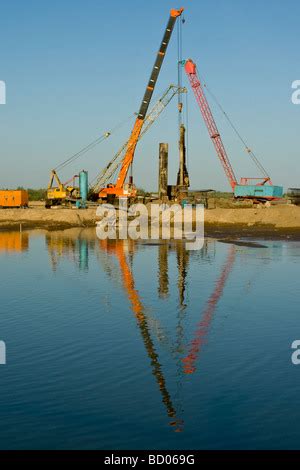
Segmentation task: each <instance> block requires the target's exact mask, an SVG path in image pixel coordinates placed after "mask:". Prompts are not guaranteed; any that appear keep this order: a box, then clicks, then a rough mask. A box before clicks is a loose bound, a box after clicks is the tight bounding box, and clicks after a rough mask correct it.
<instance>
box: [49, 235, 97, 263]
mask: <svg viewBox="0 0 300 470" xmlns="http://www.w3.org/2000/svg"><path fill="white" fill-rule="evenodd" d="M91 243H92V241H91V240H87V239H86V237H85V236H84V237H81V236H80V234H79V235H78V232H76V231H73V230H70V231H65V232H49V233H47V234H46V246H47V249H48V253H49V255H50V259H51V266H52V269H53V271H56V269H57V266H58V264H59V261H60V259H62V258H63V257H65V258H67V259H69V260H70V261H72V262H73V263H74V264H76V265H77V266H78V268H79V270H81V271H88V269H89V244H91Z"/></svg>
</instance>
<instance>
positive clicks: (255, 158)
mask: <svg viewBox="0 0 300 470" xmlns="http://www.w3.org/2000/svg"><path fill="white" fill-rule="evenodd" d="M203 83H204V82H203ZM203 86H204V87H205V88H206V90H207V92H208V93H209V94H210V96H211V97H212V99H213V100H214V102H215V103H216V105H217V106H218V108H219V109H220V110H221V112H222V114H223V115H224V116H225V118H226V120H227V121H228V123H229V125H230V126H231V128H232V129H233V131H234V132H235V134H236V135H237V137H238V138H239V139H240V141H241V142H242V144H243V145H244V147H245V149H246V152H247V153H248V155H250V157H251V158H252V160H253V162H254V163H255V165H256V166H257V168H258V169H259V170H260V171H261V172H262V174H263V175H264V176H265V177H266V178H270V176H269V174H268V172H267V171H266V170H265V168H264V167H263V165H262V164H261V163H260V161H259V160H258V158H257V157H256V155H255V154H254V152H253V151H252V150H251V149H250V147H249V146H248V145H247V143H246V141H245V139H244V138H243V137H242V136H241V134H240V133H239V131H238V130H237V128H236V126H235V125H234V124H233V122H232V121H231V119H230V117H229V116H228V114H227V113H226V111H225V110H224V108H223V107H222V105H221V104H220V102H219V101H218V99H217V97H216V96H215V95H214V94H213V93H212V92H211V91H210V89H209V88H208V86H207V84H206V83H204V85H203Z"/></svg>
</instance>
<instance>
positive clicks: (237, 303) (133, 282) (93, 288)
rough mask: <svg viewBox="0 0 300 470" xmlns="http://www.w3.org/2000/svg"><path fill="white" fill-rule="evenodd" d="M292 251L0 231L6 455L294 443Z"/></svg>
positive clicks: (299, 384)
mask: <svg viewBox="0 0 300 470" xmlns="http://www.w3.org/2000/svg"><path fill="white" fill-rule="evenodd" d="M299 256H300V243H298V242H282V241H274V242H273V241H263V242H260V241H257V243H252V244H250V246H248V245H247V243H246V244H245V243H240V244H239V243H238V244H236V243H222V242H218V241H216V240H207V241H206V243H205V246H204V248H203V249H202V250H201V251H194V252H193V251H191V252H190V251H186V249H185V244H184V243H183V242H178V243H175V242H165V243H159V242H158V243H133V242H123V241H116V242H103V241H102V242H101V241H99V240H97V238H96V236H95V231H94V230H92V229H84V230H80V229H71V230H67V231H61V232H31V233H30V234H29V233H23V234H19V233H3V232H2V233H0V263H1V268H2V269H1V271H0V283H1V284H0V285H1V307H0V308H1V310H0V312H1V316H0V340H3V341H5V343H6V347H7V364H6V365H2V366H0V384H1V400H0V418H1V419H0V447H1V449H168V448H169V449H263V448H267V449H276V448H282V449H299V447H300V445H299V442H300V429H299V427H298V422H299V420H300V410H299V407H298V396H299V393H300V366H298V367H297V366H294V365H293V364H292V362H291V354H292V350H291V343H292V342H293V341H294V340H295V339H300V329H299V313H300V312H299V300H300V292H299V259H300V258H299Z"/></svg>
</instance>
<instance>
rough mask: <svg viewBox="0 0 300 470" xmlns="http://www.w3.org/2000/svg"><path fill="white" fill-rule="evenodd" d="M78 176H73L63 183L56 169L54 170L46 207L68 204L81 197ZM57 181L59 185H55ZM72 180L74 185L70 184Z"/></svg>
mask: <svg viewBox="0 0 300 470" xmlns="http://www.w3.org/2000/svg"><path fill="white" fill-rule="evenodd" d="M76 178H77V175H75V176H73V178H72V179H71V180H70V181H68V182H66V183H62V182H61V180H60V179H59V176H58V174H57V173H56V171H55V170H52V171H51V177H50V181H49V184H48V189H47V198H46V202H45V207H46V208H47V209H49V208H50V207H52V206H60V205H64V204H68V203H69V202H70V201H71V200H74V199H75V200H77V199H78V198H79V187H78V186H76V183H75V181H76ZM55 181H56V184H57V186H54V182H55ZM70 182H72V185H70V184H69V183H70Z"/></svg>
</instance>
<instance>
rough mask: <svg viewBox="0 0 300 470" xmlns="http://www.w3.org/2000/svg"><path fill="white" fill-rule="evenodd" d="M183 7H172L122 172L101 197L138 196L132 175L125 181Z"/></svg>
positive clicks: (103, 189)
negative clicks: (177, 8) (176, 8)
mask: <svg viewBox="0 0 300 470" xmlns="http://www.w3.org/2000/svg"><path fill="white" fill-rule="evenodd" d="M183 10H184V9H183V8H180V9H179V10H175V9H172V10H171V12H170V18H169V21H168V24H167V27H166V30H165V33H164V37H163V40H162V43H161V45H160V48H159V51H158V53H157V57H156V60H155V63H154V66H153V69H152V73H151V76H150V80H149V82H148V85H147V88H146V91H145V94H144V97H143V100H142V103H141V107H140V110H139V113H138V116H137V118H136V121H135V124H134V127H133V129H132V132H131V135H130V138H129V141H128V145H127V151H126V153H125V156H124V159H123V162H122V166H121V169H120V172H119V174H118V177H117V181H116V184H111V183H110V184H108V185H107V187H106V188H102V189H101V190H100V192H99V199H107V198H108V197H135V196H136V188H135V187H134V185H133V180H132V177H130V180H129V183H127V184H126V183H125V181H126V178H127V175H128V171H129V168H130V166H131V165H132V162H133V159H134V154H135V149H136V146H137V143H138V140H139V136H140V134H141V130H142V127H143V124H144V120H145V117H146V114H147V111H148V108H149V104H150V101H151V98H152V95H153V91H154V88H155V85H156V82H157V79H158V76H159V72H160V69H161V66H162V64H163V60H164V57H165V54H166V51H167V47H168V44H169V42H170V39H171V35H172V32H173V29H174V26H175V23H176V19H177V18H178V17H180V16H181V15H182V13H183Z"/></svg>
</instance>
